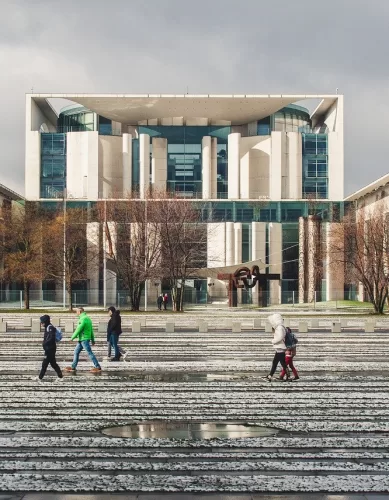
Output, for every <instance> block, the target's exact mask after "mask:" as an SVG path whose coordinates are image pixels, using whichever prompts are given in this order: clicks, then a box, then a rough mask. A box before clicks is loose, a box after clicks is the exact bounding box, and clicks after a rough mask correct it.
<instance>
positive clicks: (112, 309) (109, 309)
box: [108, 306, 116, 314]
mask: <svg viewBox="0 0 389 500" xmlns="http://www.w3.org/2000/svg"><path fill="white" fill-rule="evenodd" d="M108 311H112V314H113V313H114V312H115V311H116V308H115V307H113V306H111V307H108Z"/></svg>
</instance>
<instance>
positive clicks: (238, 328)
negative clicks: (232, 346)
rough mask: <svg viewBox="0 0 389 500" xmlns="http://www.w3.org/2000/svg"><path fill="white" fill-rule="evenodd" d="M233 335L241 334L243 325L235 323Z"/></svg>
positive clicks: (232, 327)
mask: <svg viewBox="0 0 389 500" xmlns="http://www.w3.org/2000/svg"><path fill="white" fill-rule="evenodd" d="M231 330H232V333H241V332H242V324H241V323H238V322H234V323H232V325H231Z"/></svg>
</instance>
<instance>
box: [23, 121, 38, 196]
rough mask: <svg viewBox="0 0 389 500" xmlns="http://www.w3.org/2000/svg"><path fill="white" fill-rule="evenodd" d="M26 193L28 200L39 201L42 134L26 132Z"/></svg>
mask: <svg viewBox="0 0 389 500" xmlns="http://www.w3.org/2000/svg"><path fill="white" fill-rule="evenodd" d="M25 159H26V164H25V176H26V177H25V182H24V183H25V193H26V198H27V199H28V200H39V198H40V197H41V195H40V181H41V134H40V132H31V131H30V130H28V129H27V131H26V153H25Z"/></svg>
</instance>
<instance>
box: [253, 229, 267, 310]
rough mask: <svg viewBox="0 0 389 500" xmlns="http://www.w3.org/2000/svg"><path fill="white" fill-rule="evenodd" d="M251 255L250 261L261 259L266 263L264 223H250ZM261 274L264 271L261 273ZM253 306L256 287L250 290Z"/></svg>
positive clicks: (256, 295)
mask: <svg viewBox="0 0 389 500" xmlns="http://www.w3.org/2000/svg"><path fill="white" fill-rule="evenodd" d="M251 234H252V238H251V255H252V257H251V258H252V260H257V259H261V260H262V262H263V264H265V263H266V222H252V223H251ZM261 272H262V273H264V272H265V270H262V271H261ZM252 296H253V304H257V303H258V285H256V286H255V287H254V288H253V289H252Z"/></svg>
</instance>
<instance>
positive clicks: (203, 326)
mask: <svg viewBox="0 0 389 500" xmlns="http://www.w3.org/2000/svg"><path fill="white" fill-rule="evenodd" d="M199 333H208V323H207V322H206V321H199Z"/></svg>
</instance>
